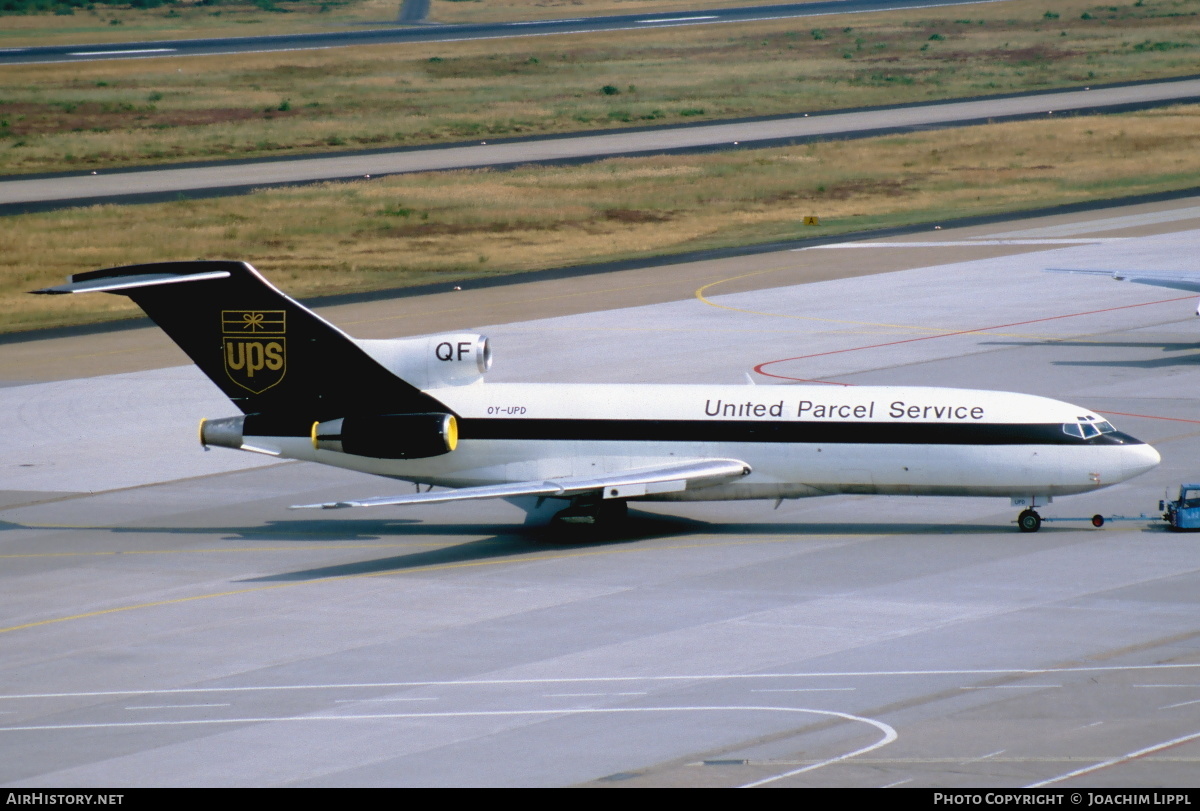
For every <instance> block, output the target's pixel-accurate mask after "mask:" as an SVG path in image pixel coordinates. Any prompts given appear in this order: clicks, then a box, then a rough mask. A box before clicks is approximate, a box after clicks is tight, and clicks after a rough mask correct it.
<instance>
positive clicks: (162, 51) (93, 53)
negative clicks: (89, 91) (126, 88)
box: [67, 48, 178, 56]
mask: <svg viewBox="0 0 1200 811" xmlns="http://www.w3.org/2000/svg"><path fill="white" fill-rule="evenodd" d="M176 50H178V49H176V48H138V49H135V50H128V51H71V52H70V53H68V54H67V56H131V55H133V54H165V53H173V52H175V51H176Z"/></svg>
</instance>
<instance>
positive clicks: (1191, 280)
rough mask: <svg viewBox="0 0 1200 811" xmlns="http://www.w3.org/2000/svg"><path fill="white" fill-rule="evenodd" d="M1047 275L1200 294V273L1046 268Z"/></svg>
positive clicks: (1186, 271)
mask: <svg viewBox="0 0 1200 811" xmlns="http://www.w3.org/2000/svg"><path fill="white" fill-rule="evenodd" d="M1046 272H1047V273H1082V274H1086V275H1088V276H1107V277H1108V278H1110V279H1116V280H1117V281H1119V282H1136V283H1138V284H1152V285H1155V286H1157V287H1171V288H1174V289H1176V290H1191V291H1194V292H1200V273H1197V272H1195V271H1189V270H1077V269H1074V268H1046Z"/></svg>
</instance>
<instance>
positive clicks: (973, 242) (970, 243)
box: [792, 237, 1129, 252]
mask: <svg viewBox="0 0 1200 811" xmlns="http://www.w3.org/2000/svg"><path fill="white" fill-rule="evenodd" d="M1128 239H1129V237H1092V238H1079V239H959V240H947V241H945V242H835V243H833V244H831V245H812V246H810V247H807V248H792V251H793V252H795V251H828V250H834V249H840V248H964V247H966V248H970V247H975V246H977V245H1018V246H1020V245H1100V244H1104V243H1108V242H1126V241H1128Z"/></svg>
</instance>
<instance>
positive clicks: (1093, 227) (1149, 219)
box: [992, 206, 1200, 239]
mask: <svg viewBox="0 0 1200 811" xmlns="http://www.w3.org/2000/svg"><path fill="white" fill-rule="evenodd" d="M1197 218H1200V206H1189V207H1187V208H1175V209H1171V210H1169V211H1151V212H1148V213H1146V214H1126V215H1123V216H1120V217H1106V218H1104V219H1099V220H1084V221H1082V222H1072V223H1067V224H1065V225H1046V226H1042V227H1040V228H1025V229H1022V230H1020V231H1009V232H1008V233H1004V234H992V236H993V237H995V238H997V239H1005V238H1017V239H1020V238H1022V237H1054V236H1065V235H1067V234H1094V233H1098V232H1100V231H1111V230H1113V229H1114V228H1134V227H1136V226H1139V225H1159V224H1161V223H1168V222H1179V221H1180V220H1193V219H1197Z"/></svg>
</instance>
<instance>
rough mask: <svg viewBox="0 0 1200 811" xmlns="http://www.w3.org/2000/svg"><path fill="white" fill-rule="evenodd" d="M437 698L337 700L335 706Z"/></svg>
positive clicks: (434, 699) (435, 699)
mask: <svg viewBox="0 0 1200 811" xmlns="http://www.w3.org/2000/svg"><path fill="white" fill-rule="evenodd" d="M438 700H439V699H437V698H335V699H334V700H333V703H334V704H367V703H369V702H372V701H374V702H380V703H387V702H395V701H438Z"/></svg>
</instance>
